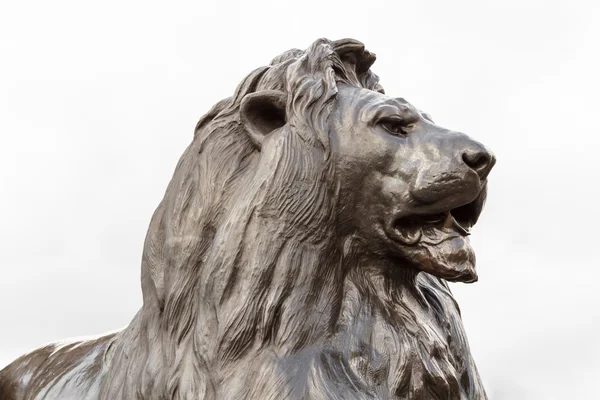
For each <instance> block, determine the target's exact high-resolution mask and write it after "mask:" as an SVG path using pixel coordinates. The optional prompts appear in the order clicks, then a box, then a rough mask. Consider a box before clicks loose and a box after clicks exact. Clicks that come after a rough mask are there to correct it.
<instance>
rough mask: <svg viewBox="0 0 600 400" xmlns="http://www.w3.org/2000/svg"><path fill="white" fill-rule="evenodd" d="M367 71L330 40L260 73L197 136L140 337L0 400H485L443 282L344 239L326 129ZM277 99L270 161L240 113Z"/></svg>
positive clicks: (153, 227)
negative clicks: (262, 99)
mask: <svg viewBox="0 0 600 400" xmlns="http://www.w3.org/2000/svg"><path fill="white" fill-rule="evenodd" d="M374 61H375V56H374V55H373V54H372V53H370V52H368V51H367V50H365V49H364V46H363V45H362V44H361V43H360V42H357V41H355V40H341V41H334V42H331V41H328V40H325V39H321V40H318V41H316V42H315V43H314V44H313V45H312V46H311V47H310V48H309V49H308V50H306V51H301V50H290V51H288V52H285V53H283V54H282V55H280V56H278V57H276V58H275V59H274V60H273V61H272V62H271V64H270V65H269V66H266V67H261V68H258V69H256V70H254V71H253V72H251V73H250V74H249V75H248V76H247V77H246V78H245V79H244V80H243V81H242V82H241V83H240V85H239V86H238V88H237V89H236V91H235V93H234V94H233V96H232V97H231V98H228V99H225V100H222V101H220V102H219V103H217V104H216V105H215V106H214V107H213V108H212V109H211V110H210V111H209V112H208V113H207V114H206V115H205V116H203V117H202V118H201V119H200V121H199V122H198V124H197V126H196V130H195V134H194V139H193V141H192V143H191V144H190V146H189V147H188V148H187V150H186V151H185V153H184V154H183V156H182V157H181V159H180V161H179V164H178V165H177V168H176V170H175V173H174V176H173V178H172V180H171V182H170V184H169V186H168V188H167V191H166V194H165V196H164V199H163V200H162V202H161V203H160V205H159V207H158V209H157V210H156V212H155V213H154V215H153V217H152V221H151V223H150V228H149V230H148V234H147V237H146V241H145V245H144V250H143V260H142V289H143V300H144V303H143V307H142V309H141V310H140V311H139V312H138V314H137V315H136V316H135V318H134V319H133V321H132V322H131V324H130V325H129V326H128V327H127V328H125V329H124V330H123V331H121V332H119V333H117V334H114V335H109V336H105V337H102V338H99V339H97V340H95V341H90V342H84V343H81V344H79V347H76V348H74V347H73V346H75V345H72V346H66V347H63V348H62V349H58V350H56V349H55V348H54V347H52V346H49V347H46V348H44V349H40V350H37V351H36V352H34V353H31V354H29V355H26V356H24V357H22V358H21V359H19V360H17V361H15V363H13V364H12V365H11V366H9V367H7V369H5V370H4V371H2V372H0V398H2V399H6V400H8V399H55V398H68V399H70V398H78V399H102V400H115V399H217V398H218V399H246V398H248V399H345V400H349V399H484V398H486V396H485V392H484V389H483V387H482V385H481V381H480V378H479V375H478V373H477V369H476V367H475V364H474V362H473V359H472V357H471V355H470V351H469V348H468V344H467V340H466V337H465V333H464V330H463V326H462V322H461V318H460V313H459V309H458V306H457V304H456V303H455V301H454V299H453V297H452V294H451V293H450V290H449V289H448V286H447V284H446V282H445V281H444V280H442V279H440V278H438V277H435V276H433V275H430V274H427V273H425V272H420V273H419V272H418V271H416V270H415V268H413V267H409V266H407V267H406V268H398V269H397V270H394V271H387V270H386V269H381V268H379V267H378V266H377V265H373V261H372V260H373V257H372V256H369V255H365V252H364V251H363V249H364V243H362V242H361V239H360V238H357V237H356V236H353V235H346V236H344V235H343V234H341V233H340V232H341V231H340V229H341V228H340V227H341V226H342V225H341V224H343V222H342V218H341V217H340V215H341V214H340V211H339V209H338V207H339V198H340V193H341V190H342V189H341V186H342V185H341V183H340V182H339V176H338V174H337V169H336V164H335V162H334V160H335V158H336V154H335V151H336V150H335V148H336V147H335V146H334V144H332V142H331V130H332V129H334V128H332V126H331V121H330V119H329V116H330V115H331V112H332V107H333V105H334V104H336V101H337V96H338V95H339V87H340V86H341V85H346V86H353V87H361V88H365V89H368V90H370V91H376V92H383V90H382V88H381V86H380V85H379V83H378V78H377V76H376V75H375V74H373V73H372V72H371V70H370V67H371V65H372V64H373V62H374ZM267 90H271V91H275V92H273V93H283V94H284V98H283V99H284V100H283V101H284V104H285V113H284V114H281V115H279V117H278V118H280V119H281V121H280V125H281V126H276V134H275V133H274V134H272V135H269V137H268V138H266V139H265V143H268V145H267V144H263V145H262V147H261V144H260V143H257V140H259V141H260V140H261V139H260V138H258V139H256V138H253V136H252V135H249V134H248V132H247V128H246V125H245V124H244V123H243V121H242V118H240V107H241V105H242V102H243V100H244V98H245V97H246V96H247V95H249V94H252V93H257V92H261V91H267ZM273 118H274V120H275V121H276V120H277V118H275V117H273ZM77 349H79V350H77ZM51 353H53V354H52V355H50V354H51ZM27 374H30V378H29V379H27V380H24V379H23V378H22V377H23V376H27ZM74 374H77V375H74ZM75 376H77V378H76V379H75V378H74V377H75ZM58 389H60V390H58ZM44 395H46V396H45V397H44Z"/></svg>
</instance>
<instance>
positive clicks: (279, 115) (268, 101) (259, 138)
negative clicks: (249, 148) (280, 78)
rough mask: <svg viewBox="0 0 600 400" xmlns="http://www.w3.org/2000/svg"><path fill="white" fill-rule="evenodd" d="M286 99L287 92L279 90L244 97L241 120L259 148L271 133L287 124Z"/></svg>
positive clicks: (241, 105) (241, 106)
mask: <svg viewBox="0 0 600 400" xmlns="http://www.w3.org/2000/svg"><path fill="white" fill-rule="evenodd" d="M286 100H287V98H286V95H285V93H283V92H280V91H279V90H263V91H260V92H256V93H251V94H249V95H246V97H244V98H243V99H242V103H241V104H240V120H241V121H242V123H243V124H244V126H245V127H246V131H247V132H248V135H250V139H251V140H252V142H253V143H254V144H255V145H256V146H258V148H259V149H260V148H261V146H262V142H263V140H264V139H265V137H266V136H267V135H268V134H269V133H271V132H273V131H274V130H275V129H277V128H281V127H282V126H283V125H285V120H286V118H285V107H286Z"/></svg>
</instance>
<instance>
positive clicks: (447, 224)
mask: <svg viewBox="0 0 600 400" xmlns="http://www.w3.org/2000/svg"><path fill="white" fill-rule="evenodd" d="M455 222H456V221H455V220H454V217H453V216H452V214H450V213H448V214H446V219H445V220H444V228H446V229H451V228H452V227H453V226H454V223H455Z"/></svg>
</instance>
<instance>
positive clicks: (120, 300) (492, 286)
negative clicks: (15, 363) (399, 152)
mask: <svg viewBox="0 0 600 400" xmlns="http://www.w3.org/2000/svg"><path fill="white" fill-rule="evenodd" d="M599 10H600V6H599V5H598V3H597V2H591V1H590V2H587V3H586V2H584V1H561V2H557V1H549V0H546V1H542V0H539V1H523V0H520V1H518V0H517V1H515V0H503V1H494V2H491V1H490V2H488V1H456V0H454V1H424V0H419V1H401V0H396V1H393V2H392V1H390V2H383V1H367V2H350V1H343V2H342V1H336V2H326V1H324V0H319V1H302V2H301V1H295V2H286V1H272V2H267V1H260V2H257V1H245V2H239V3H234V2H206V1H205V2H199V1H196V2H191V3H189V4H183V3H179V2H161V3H154V2H150V1H139V2H132V1H102V2H94V3H91V2H82V1H71V2H68V1H63V0H54V1H22V0H21V1H12V2H3V3H2V5H1V6H0V135H1V138H2V139H1V141H0V183H1V186H0V188H1V192H0V246H1V248H0V268H1V274H0V367H2V366H4V365H6V364H8V363H9V362H10V361H11V360H12V359H14V358H16V357H17V356H19V355H20V354H22V353H23V352H26V351H28V350H30V349H31V348H33V347H37V346H39V345H42V344H44V343H46V342H50V341H53V340H57V339H60V338H63V337H72V336H79V335H88V334H94V333H100V332H104V331H107V330H112V329H115V328H119V327H122V326H124V325H126V324H127V323H128V322H129V321H130V319H131V318H132V317H133V315H134V313H135V312H136V311H137V310H138V309H139V307H140V306H141V291H140V284H139V270H140V257H141V251H142V243H143V239H144V235H145V232H146V229H147V227H148V224H149V221H150V217H151V214H152V212H153V211H154V209H155V207H156V206H157V205H158V203H159V201H160V199H161V198H162V195H163V193H164V190H165V189H166V186H167V183H168V181H169V179H170V177H171V174H172V172H173V170H174V167H175V165H176V162H177V160H178V158H179V156H180V155H181V154H182V153H183V150H184V148H185V147H186V146H187V144H188V143H189V142H190V141H191V139H192V133H193V128H194V125H195V123H196V121H197V120H198V118H199V117H200V116H201V115H202V114H203V113H204V112H206V111H207V110H208V109H209V108H210V106H212V105H213V104H214V103H216V102H217V101H218V100H220V99H222V98H224V97H227V96H229V95H230V94H231V93H232V92H233V89H234V88H235V86H236V85H237V83H238V82H239V81H240V80H241V79H242V78H243V77H244V76H245V75H246V74H247V73H248V72H250V71H251V70H252V69H254V68H255V67H258V66H261V65H265V64H266V63H268V62H269V61H270V60H271V58H273V57H274V56H275V55H277V54H279V53H281V52H282V51H284V50H287V49H289V48H292V47H299V48H306V47H308V46H309V45H310V43H312V41H314V40H315V39H317V38H319V37H327V38H330V39H339V38H343V37H352V38H356V39H359V40H361V41H363V42H364V43H365V44H366V46H367V48H368V49H370V50H371V51H373V52H375V53H377V54H378V56H379V60H378V61H377V62H376V63H375V65H374V67H373V70H374V71H375V72H376V73H377V74H379V75H380V77H381V81H382V84H383V86H384V87H385V88H386V91H387V93H388V94H390V95H393V96H402V97H404V98H406V99H408V100H409V101H411V102H412V103H413V104H415V105H416V106H417V107H419V108H421V109H423V110H426V111H428V112H429V113H430V114H432V115H433V117H434V119H435V121H436V122H437V123H438V124H440V125H442V126H445V127H449V128H452V129H456V130H461V131H464V132H466V133H468V134H469V135H471V136H472V137H474V138H476V139H477V140H480V141H481V142H483V143H485V144H486V145H487V146H488V147H490V148H491V149H492V150H493V151H494V152H495V153H496V155H497V158H498V164H497V166H496V167H495V169H494V171H493V172H492V175H491V177H490V193H489V197H488V204H487V208H486V210H485V211H484V214H483V216H482V218H481V220H480V222H479V224H478V226H477V227H475V229H474V236H473V237H472V238H473V239H472V241H473V243H474V246H475V249H476V251H477V255H478V269H479V275H480V281H479V282H478V283H477V284H474V285H458V284H457V285H453V290H454V292H455V294H456V297H457V298H458V300H459V302H460V304H461V307H462V311H463V318H464V322H465V325H466V328H467V332H468V335H469V340H470V343H471V347H472V351H473V353H474V356H475V358H476V360H477V362H478V365H479V369H480V372H481V374H482V376H483V378H484V381H485V383H486V386H487V389H488V391H489V395H490V397H491V398H492V399H543V400H548V399H592V398H597V397H596V396H598V395H597V392H596V385H597V383H598V381H599V380H600V344H599V343H600V311H599V306H600V300H599V297H600V296H599V293H598V289H597V286H598V278H599V277H600V274H599V272H598V266H599V265H600V261H598V259H599V258H600V254H597V249H598V246H599V245H600V243H599V240H598V238H597V235H598V233H597V232H598V225H599V223H600V221H599V217H598V210H597V205H598V197H599V195H600V189H599V187H598V173H599V172H600V171H599V168H598V166H597V159H598V154H599V149H598V147H599V144H600V129H599V124H598V118H597V114H598V106H599V103H600V102H599V101H598V93H599V89H600V78H599V77H598V75H599V73H600V58H599V57H600V44H599V42H598V38H600V23H599V22H598V21H599V20H600V15H599V14H600V13H599Z"/></svg>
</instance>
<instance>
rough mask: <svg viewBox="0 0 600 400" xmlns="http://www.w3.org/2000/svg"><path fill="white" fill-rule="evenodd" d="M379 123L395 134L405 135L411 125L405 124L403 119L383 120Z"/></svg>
mask: <svg viewBox="0 0 600 400" xmlns="http://www.w3.org/2000/svg"><path fill="white" fill-rule="evenodd" d="M379 125H381V126H382V127H383V128H384V129H385V130H386V131H388V132H389V133H391V134H392V135H395V136H406V135H407V134H408V132H409V131H410V130H411V125H406V123H405V122H404V121H399V120H383V121H380V122H379Z"/></svg>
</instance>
